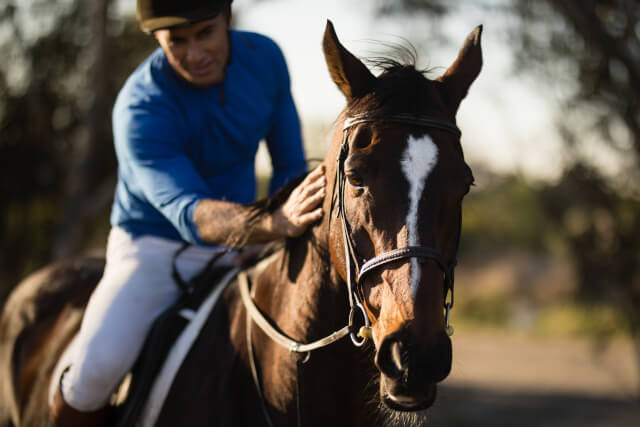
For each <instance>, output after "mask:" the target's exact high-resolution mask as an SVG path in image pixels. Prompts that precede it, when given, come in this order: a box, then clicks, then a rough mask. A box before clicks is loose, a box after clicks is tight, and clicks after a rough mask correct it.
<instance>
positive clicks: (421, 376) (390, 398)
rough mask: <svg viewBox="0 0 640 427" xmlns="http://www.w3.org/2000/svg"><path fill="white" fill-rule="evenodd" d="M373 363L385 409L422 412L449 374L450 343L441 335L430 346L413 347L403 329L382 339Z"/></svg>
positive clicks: (415, 345) (428, 344) (410, 335)
mask: <svg viewBox="0 0 640 427" xmlns="http://www.w3.org/2000/svg"><path fill="white" fill-rule="evenodd" d="M375 362H376V366H377V367H378V369H379V370H380V394H381V398H382V400H383V402H384V403H385V404H386V405H387V406H388V407H389V408H391V409H395V410H400V411H417V410H421V409H426V408H428V407H430V406H431V405H432V404H433V402H434V401H435V398H436V383H438V382H440V381H442V380H444V379H445V378H446V377H447V376H448V375H449V373H450V372H451V340H450V339H449V337H448V336H447V335H446V334H445V333H444V332H442V333H441V334H438V335H437V336H435V337H434V338H433V339H432V340H431V341H430V342H427V343H424V344H423V343H416V342H415V338H413V337H412V334H411V333H410V331H409V329H408V328H403V329H401V330H399V331H396V332H394V333H392V334H390V335H388V336H387V337H385V338H384V339H383V341H382V343H381V344H380V348H379V349H378V352H377V354H376V360H375Z"/></svg>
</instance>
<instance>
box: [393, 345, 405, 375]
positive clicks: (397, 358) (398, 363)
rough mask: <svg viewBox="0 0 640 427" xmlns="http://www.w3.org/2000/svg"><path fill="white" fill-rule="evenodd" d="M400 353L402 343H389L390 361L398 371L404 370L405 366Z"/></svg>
mask: <svg viewBox="0 0 640 427" xmlns="http://www.w3.org/2000/svg"><path fill="white" fill-rule="evenodd" d="M404 359H405V358H404V357H403V354H402V343H401V342H400V341H394V342H393V343H391V361H392V362H393V364H394V365H395V367H396V369H397V370H398V371H404V370H406V368H407V366H406V364H405V361H404Z"/></svg>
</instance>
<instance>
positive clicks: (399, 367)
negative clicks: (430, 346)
mask: <svg viewBox="0 0 640 427" xmlns="http://www.w3.org/2000/svg"><path fill="white" fill-rule="evenodd" d="M406 362H407V356H406V352H405V351H404V346H403V344H402V342H401V341H399V340H397V339H395V338H386V339H384V340H383V341H382V344H380V349H379V350H378V354H376V366H377V367H378V369H380V372H382V373H383V374H385V375H386V376H387V377H389V378H391V379H400V378H401V377H402V374H403V373H404V372H405V371H406V369H407V363H406Z"/></svg>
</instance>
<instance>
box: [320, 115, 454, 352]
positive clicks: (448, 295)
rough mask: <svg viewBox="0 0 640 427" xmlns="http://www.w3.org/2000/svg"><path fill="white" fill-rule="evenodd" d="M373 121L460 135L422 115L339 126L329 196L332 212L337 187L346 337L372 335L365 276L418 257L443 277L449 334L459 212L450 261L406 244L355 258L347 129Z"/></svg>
mask: <svg viewBox="0 0 640 427" xmlns="http://www.w3.org/2000/svg"><path fill="white" fill-rule="evenodd" d="M374 122H376V123H378V122H387V123H400V124H408V125H414V126H419V127H423V128H435V129H440V130H443V131H446V132H449V133H452V134H454V135H455V136H456V137H458V138H460V136H461V132H460V130H459V129H458V127H457V126H456V125H454V124H453V123H451V122H448V121H444V120H441V119H437V118H434V117H430V116H423V115H411V114H394V115H390V116H387V117H382V118H379V119H378V118H376V119H373V118H372V117H370V116H369V115H367V114H366V113H365V114H359V115H355V116H352V117H350V118H348V119H346V120H345V122H344V125H343V128H342V131H343V136H342V145H341V147H340V152H339V154H338V159H337V167H336V176H335V180H334V186H333V193H334V194H332V197H331V211H332V210H333V206H334V201H335V200H336V194H335V192H336V188H337V192H338V193H337V206H336V216H337V217H338V218H340V220H341V224H342V236H343V241H344V251H345V266H346V276H347V277H346V279H347V287H348V291H349V305H350V310H349V326H350V332H349V336H350V337H351V341H352V342H353V344H354V345H356V346H358V347H360V346H362V345H363V344H364V343H365V342H366V340H367V338H370V337H371V329H370V328H371V322H370V319H369V316H368V314H367V311H366V310H365V307H364V297H363V295H362V291H361V288H360V285H361V283H362V280H363V278H364V276H365V275H366V274H367V273H369V272H371V271H373V270H377V269H379V268H381V267H384V266H386V265H387V264H390V263H392V262H396V261H399V260H404V259H409V258H418V259H421V260H426V259H432V260H434V261H435V262H436V264H437V265H438V266H439V267H440V269H441V270H442V273H443V278H444V308H445V323H446V331H447V334H448V335H452V334H453V327H452V326H451V325H450V323H449V319H450V313H451V309H452V308H453V302H454V299H453V283H454V269H455V266H456V264H457V259H456V254H457V252H458V246H459V244H460V234H461V226H462V223H461V221H462V214H460V216H459V218H460V219H459V224H458V231H457V236H456V245H455V250H454V255H453V258H451V259H450V260H449V262H446V263H445V261H444V258H443V257H442V255H441V254H440V252H438V250H437V249H434V248H430V247H426V246H407V247H403V248H397V249H393V250H391V251H388V252H384V253H382V254H379V255H376V256H375V257H373V258H371V259H369V260H366V261H365V262H363V263H362V264H360V261H359V260H360V259H362V258H361V257H358V256H357V254H356V250H355V244H354V242H353V240H352V238H351V226H350V225H349V221H348V220H347V216H346V213H345V205H344V191H345V183H346V181H347V177H346V174H345V171H344V163H345V161H346V159H347V157H348V155H349V138H348V134H349V132H348V130H349V129H351V128H353V127H354V126H357V125H360V124H372V123H374ZM330 215H331V212H330ZM356 311H359V312H360V313H361V314H362V317H363V322H364V326H363V327H361V328H360V329H359V330H358V331H357V334H356V330H355V328H354V327H353V325H354V322H353V321H354V317H355V313H356Z"/></svg>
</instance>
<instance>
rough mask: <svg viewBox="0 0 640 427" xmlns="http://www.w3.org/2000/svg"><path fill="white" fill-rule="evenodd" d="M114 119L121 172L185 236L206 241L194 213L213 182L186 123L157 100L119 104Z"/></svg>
mask: <svg viewBox="0 0 640 427" xmlns="http://www.w3.org/2000/svg"><path fill="white" fill-rule="evenodd" d="M113 123H114V126H113V127H114V139H115V141H114V142H115V145H116V150H117V152H118V158H119V162H120V168H121V169H122V170H121V172H120V173H124V174H127V175H128V176H127V178H128V182H129V185H131V186H135V187H136V188H137V189H138V192H140V193H142V195H143V197H144V198H146V200H147V201H148V202H149V203H150V204H151V205H152V206H153V207H155V208H156V209H157V210H158V211H159V212H161V213H162V215H164V216H165V217H166V218H167V219H168V220H169V221H170V222H171V224H172V225H173V226H174V227H175V228H176V230H178V232H179V233H180V236H181V237H182V238H183V239H184V240H185V241H188V242H191V243H197V244H202V243H203V241H202V240H201V239H200V236H199V233H198V230H197V227H196V225H195V223H194V220H193V218H194V210H195V206H196V204H197V202H198V201H199V200H201V199H203V198H205V197H206V195H207V192H208V188H207V185H206V183H205V181H204V180H203V178H202V177H201V176H200V175H199V173H198V171H197V170H196V168H195V166H194V164H193V163H192V161H191V160H190V159H189V158H188V156H187V154H186V152H185V146H186V144H187V143H188V141H187V140H186V138H187V137H186V136H185V135H186V129H184V127H185V125H184V124H181V123H180V120H178V119H177V117H176V115H175V114H172V113H171V111H169V110H167V109H165V108H163V106H162V105H154V104H152V103H147V104H145V105H143V106H133V107H132V106H125V107H122V108H116V109H114V115H113Z"/></svg>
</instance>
